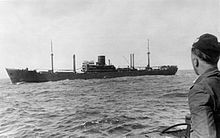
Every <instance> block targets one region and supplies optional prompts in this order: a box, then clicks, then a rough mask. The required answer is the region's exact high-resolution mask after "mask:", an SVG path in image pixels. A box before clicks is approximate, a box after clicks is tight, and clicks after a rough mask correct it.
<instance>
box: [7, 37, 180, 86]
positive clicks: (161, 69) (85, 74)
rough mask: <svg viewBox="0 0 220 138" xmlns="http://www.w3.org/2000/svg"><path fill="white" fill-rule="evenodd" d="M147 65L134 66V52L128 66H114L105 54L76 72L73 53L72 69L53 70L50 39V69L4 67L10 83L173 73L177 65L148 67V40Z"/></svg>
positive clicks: (84, 64) (86, 63) (85, 63)
mask: <svg viewBox="0 0 220 138" xmlns="http://www.w3.org/2000/svg"><path fill="white" fill-rule="evenodd" d="M147 55H148V65H147V67H144V68H142V69H137V68H135V67H134V54H130V67H127V68H115V66H114V65H111V64H110V62H109V65H106V63H105V56H98V62H96V64H94V62H84V63H83V64H82V72H81V73H78V72H76V66H75V55H73V69H72V70H71V72H70V71H54V68H53V50H52V41H51V70H48V71H37V70H28V69H27V68H26V69H11V68H6V71H7V73H8V75H9V77H10V80H11V82H12V83H18V82H47V81H59V80H65V79H69V80H74V79H105V78H116V77H125V76H143V75H175V74H176V72H177V70H178V68H177V66H158V67H156V68H153V67H150V52H149V40H148V52H147Z"/></svg>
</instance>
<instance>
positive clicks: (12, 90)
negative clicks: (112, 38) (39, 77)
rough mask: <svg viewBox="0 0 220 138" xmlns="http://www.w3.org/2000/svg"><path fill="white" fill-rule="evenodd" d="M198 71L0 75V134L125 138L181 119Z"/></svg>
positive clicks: (179, 121) (43, 136)
mask: <svg viewBox="0 0 220 138" xmlns="http://www.w3.org/2000/svg"><path fill="white" fill-rule="evenodd" d="M195 78H196V75H195V74H194V72H193V71H187V70H181V71H178V72H177V74H176V75H174V76H138V77H122V78H113V79H92V80H63V81H57V82H45V83H20V84H16V85H13V84H11V82H10V80H9V79H1V80H0V137H4V136H5V137H9V138H11V137H17V138H20V137H22V138H23V137H24V138H32V137H33V138H35V137H39V138H41V137H42V138H45V137H46V138H62V137H66V138H69V137H72V138H123V137H126V136H129V135H136V134H138V135H139V134H146V133H148V132H151V131H155V130H160V129H162V128H165V127H167V126H171V125H174V124H177V123H183V122H184V121H185V120H184V118H185V115H186V114H188V113H189V108H188V102H187V95H188V90H189V88H190V86H191V85H192V82H193V80H194V79H195Z"/></svg>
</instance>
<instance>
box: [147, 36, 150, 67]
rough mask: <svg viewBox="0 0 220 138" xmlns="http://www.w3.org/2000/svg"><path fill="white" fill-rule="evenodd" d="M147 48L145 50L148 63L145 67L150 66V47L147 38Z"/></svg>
mask: <svg viewBox="0 0 220 138" xmlns="http://www.w3.org/2000/svg"><path fill="white" fill-rule="evenodd" d="M147 45H148V47H147V49H148V52H147V57H148V64H147V67H148V68H150V48H149V39H147Z"/></svg>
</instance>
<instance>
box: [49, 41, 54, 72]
mask: <svg viewBox="0 0 220 138" xmlns="http://www.w3.org/2000/svg"><path fill="white" fill-rule="evenodd" d="M50 56H51V72H52V73H53V71H54V70H53V42H52V40H51V54H50Z"/></svg>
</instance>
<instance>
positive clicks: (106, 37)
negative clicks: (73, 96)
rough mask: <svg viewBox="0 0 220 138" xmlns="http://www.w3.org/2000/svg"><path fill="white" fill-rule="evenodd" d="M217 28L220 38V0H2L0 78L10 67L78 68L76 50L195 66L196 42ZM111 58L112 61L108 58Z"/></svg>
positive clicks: (122, 63)
mask: <svg viewBox="0 0 220 138" xmlns="http://www.w3.org/2000/svg"><path fill="white" fill-rule="evenodd" d="M204 33H211V34H214V35H216V36H217V37H219V38H220V1H219V0H211V1H210V0H19V1H18V0H0V78H7V77H8V76H7V73H6V71H5V68H20V69H21V68H26V67H28V68H29V69H50V68H51V63H50V50H51V49H50V48H51V47H50V46H51V40H52V42H53V52H54V68H55V69H72V56H73V54H75V55H76V62H77V64H76V66H77V69H79V68H80V67H81V65H82V62H83V61H91V60H93V61H95V62H96V61H97V57H98V56H99V55H105V56H106V60H107V59H110V60H111V63H112V64H113V65H115V66H116V67H126V66H128V65H129V63H128V61H129V55H130V54H131V53H134V55H135V66H146V65H147V40H148V39H149V42H150V43H149V44H150V52H151V55H150V57H151V66H157V65H177V66H178V68H179V69H192V66H191V60H190V48H191V46H192V43H193V42H195V41H196V39H197V38H198V37H199V36H200V35H202V34H204ZM106 62H107V61H106Z"/></svg>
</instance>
